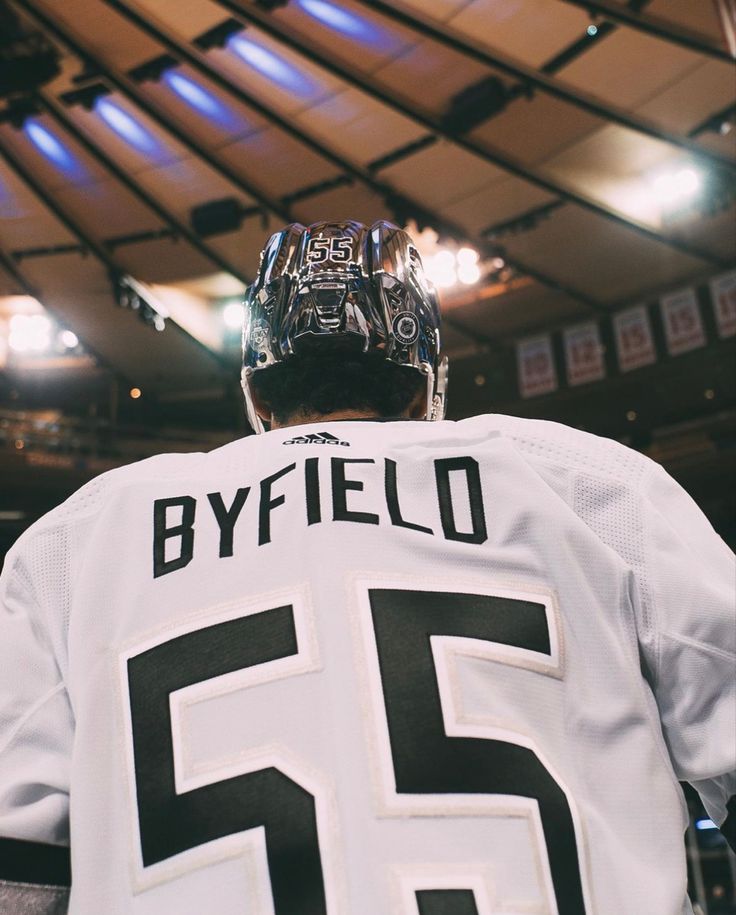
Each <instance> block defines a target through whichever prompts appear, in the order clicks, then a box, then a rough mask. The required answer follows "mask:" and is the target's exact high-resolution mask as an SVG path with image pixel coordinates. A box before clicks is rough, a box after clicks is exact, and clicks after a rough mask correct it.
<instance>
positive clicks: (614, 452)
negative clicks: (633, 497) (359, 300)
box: [461, 413, 652, 485]
mask: <svg viewBox="0 0 736 915" xmlns="http://www.w3.org/2000/svg"><path fill="white" fill-rule="evenodd" d="M461 422H462V423H470V424H472V423H478V424H483V425H485V426H486V428H487V429H488V430H489V431H495V432H496V433H497V434H499V435H501V436H502V437H503V438H505V439H506V440H508V441H510V442H511V443H512V444H513V446H514V447H515V448H516V449H517V450H518V451H519V452H520V453H522V454H523V455H524V456H525V457H526V458H527V459H528V460H530V461H542V462H545V463H547V464H555V465H557V466H560V467H566V468H568V469H569V470H572V471H580V472H583V473H587V474H593V475H596V476H601V477H606V478H609V479H611V480H616V481H620V482H623V483H626V484H627V485H631V484H635V483H636V482H638V480H639V479H641V477H642V476H643V474H645V473H646V471H647V469H648V468H649V466H650V465H651V463H652V461H651V460H650V459H649V458H648V457H646V455H643V454H641V453H640V452H638V451H635V450H634V449H633V448H630V447H628V446H627V445H623V444H621V442H617V441H615V440H614V439H610V438H606V437H605V436H601V435H594V434H593V433H591V432H585V431H583V430H582V429H575V428H574V427H572V426H567V425H564V424H563V423H557V422H552V421H550V420H544V419H527V418H525V417H519V416H509V415H507V414H502V413H489V414H484V415H482V416H476V417H472V418H471V419H469V420H462V421H461Z"/></svg>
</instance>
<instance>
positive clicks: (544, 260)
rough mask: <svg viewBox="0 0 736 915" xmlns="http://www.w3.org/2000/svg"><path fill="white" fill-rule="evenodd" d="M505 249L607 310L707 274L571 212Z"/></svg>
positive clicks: (692, 262) (681, 257) (665, 250)
mask: <svg viewBox="0 0 736 915" xmlns="http://www.w3.org/2000/svg"><path fill="white" fill-rule="evenodd" d="M504 245H505V247H506V249H507V250H508V252H509V254H510V255H511V256H512V257H519V258H521V259H523V260H524V261H525V262H526V263H528V264H530V265H533V266H534V267H536V268H538V269H539V270H543V271H544V272H546V273H547V274H549V275H550V276H554V277H555V278H557V279H558V280H560V281H563V282H565V283H567V284H569V285H570V286H571V287H574V288H577V289H580V290H581V291H583V292H585V293H588V294H589V295H591V296H592V297H594V298H597V299H599V300H600V301H602V302H606V303H610V304H617V303H619V302H622V301H625V300H627V299H630V298H631V297H632V296H636V295H639V294H640V293H641V291H642V290H645V289H656V288H657V287H667V286H669V285H672V284H675V283H679V282H680V281H682V280H684V279H687V278H688V277H691V276H694V275H696V274H697V275H700V274H702V273H703V271H704V270H706V269H707V265H706V264H704V263H703V261H701V260H699V259H697V258H693V257H689V256H688V255H685V254H681V253H680V252H678V251H674V250H673V249H672V248H669V247H667V246H666V245H664V244H660V243H659V242H655V241H650V240H649V239H647V238H645V237H643V236H642V235H640V234H638V233H636V232H632V231H630V230H628V229H625V228H622V227H621V226H619V225H617V224H615V223H613V222H611V221H610V220H608V219H604V218H603V217H601V216H597V215H596V214H594V213H590V212H588V211H586V210H582V209H580V207H574V206H565V207H561V208H560V209H559V210H556V211H555V212H554V213H552V214H551V215H550V217H549V219H545V220H542V221H541V222H540V223H539V224H538V226H537V227H536V228H535V229H533V230H531V231H529V232H526V233H525V234H523V235H517V236H509V237H508V238H506V239H504Z"/></svg>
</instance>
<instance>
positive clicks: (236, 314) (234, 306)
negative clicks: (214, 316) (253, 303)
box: [222, 302, 245, 330]
mask: <svg viewBox="0 0 736 915" xmlns="http://www.w3.org/2000/svg"><path fill="white" fill-rule="evenodd" d="M244 317H245V307H244V306H243V303H242V302H228V304H227V305H226V306H225V307H224V308H223V309H222V320H223V321H224V322H225V326H226V327H228V328H229V329H230V330H240V328H241V327H242V326H243V318H244Z"/></svg>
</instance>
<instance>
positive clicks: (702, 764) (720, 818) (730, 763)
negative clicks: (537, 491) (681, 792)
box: [640, 464, 736, 849]
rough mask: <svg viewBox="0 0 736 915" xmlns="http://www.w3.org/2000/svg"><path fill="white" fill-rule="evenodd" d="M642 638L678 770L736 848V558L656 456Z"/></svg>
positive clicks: (649, 496) (646, 507)
mask: <svg viewBox="0 0 736 915" xmlns="http://www.w3.org/2000/svg"><path fill="white" fill-rule="evenodd" d="M641 495H642V500H641V505H642V512H643V542H644V556H643V578H642V580H641V582H640V587H641V592H642V594H641V597H642V607H641V618H640V645H641V649H642V653H643V656H644V661H645V664H646V667H647V669H648V672H649V676H650V681H651V683H652V687H653V689H654V694H655V698H656V701H657V705H658V707H659V713H660V719H661V722H662V729H663V732H664V737H665V740H666V742H667V746H668V748H669V753H670V757H671V759H672V763H673V766H674V769H675V773H676V775H677V777H678V778H679V779H681V780H682V781H687V782H690V783H691V784H692V785H693V787H695V788H696V790H697V791H698V792H699V793H700V795H701V798H702V800H703V803H704V805H705V808H706V810H707V811H708V814H709V816H710V817H711V819H712V820H713V822H715V823H716V824H717V825H718V826H719V827H720V828H721V831H722V832H723V834H724V835H725V837H726V838H727V840H728V841H729V843H730V844H731V846H732V847H734V848H735V849H736V796H735V795H736V562H735V561H734V556H733V554H732V553H731V551H730V550H729V548H728V547H727V546H726V544H725V543H724V542H723V540H722V539H721V538H720V537H719V536H718V535H717V534H716V532H715V531H714V530H713V528H712V527H711V525H710V523H709V522H708V520H707V518H706V517H705V515H703V513H702V512H701V511H700V509H699V508H698V506H697V505H696V504H695V502H694V501H693V500H692V499H691V498H690V496H689V495H688V494H687V493H686V492H685V491H684V490H683V489H682V488H681V487H680V486H679V485H678V484H677V483H676V482H675V481H674V480H673V479H672V478H671V477H670V476H669V475H668V474H667V473H666V472H665V471H664V470H663V469H662V468H661V467H660V466H659V465H657V464H652V465H651V466H650V468H649V469H648V472H647V474H646V475H645V477H644V479H643V484H642V493H641Z"/></svg>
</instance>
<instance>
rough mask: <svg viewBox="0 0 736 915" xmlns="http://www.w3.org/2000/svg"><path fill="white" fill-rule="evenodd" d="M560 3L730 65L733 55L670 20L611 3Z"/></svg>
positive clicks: (576, 0)
mask: <svg viewBox="0 0 736 915" xmlns="http://www.w3.org/2000/svg"><path fill="white" fill-rule="evenodd" d="M563 3H569V4H572V6H579V7H582V9H584V10H585V11H586V12H588V13H595V14H597V15H599V16H605V17H606V18H607V19H612V20H613V21H614V22H619V23H621V24H622V25H628V26H630V27H631V28H633V29H637V31H640V32H646V33H647V34H648V35H654V37H655V38H661V39H662V40H663V41H668V42H670V44H677V45H680V47H683V48H687V49H688V50H689V51H697V52H698V53H699V54H705V55H707V56H708V57H714V58H715V59H716V60H724V61H726V63H733V55H731V54H730V53H729V52H728V51H726V50H725V49H724V48H722V47H720V46H719V45H718V44H717V43H716V42H714V41H712V40H711V39H710V38H708V37H707V36H706V35H700V34H698V33H697V32H693V31H692V30H691V29H687V28H685V26H682V25H679V24H678V23H677V22H672V21H671V20H669V19H663V18H661V17H660V16H655V15H653V14H652V13H638V12H636V11H635V10H633V9H631V8H630V7H625V6H621V5H620V4H619V3H613V2H612V0H563Z"/></svg>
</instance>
